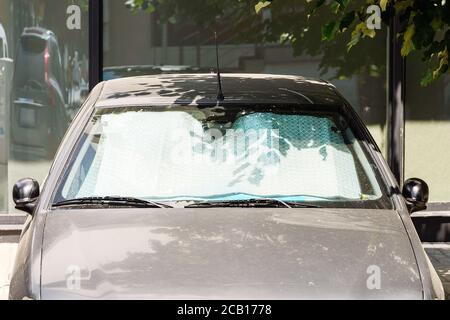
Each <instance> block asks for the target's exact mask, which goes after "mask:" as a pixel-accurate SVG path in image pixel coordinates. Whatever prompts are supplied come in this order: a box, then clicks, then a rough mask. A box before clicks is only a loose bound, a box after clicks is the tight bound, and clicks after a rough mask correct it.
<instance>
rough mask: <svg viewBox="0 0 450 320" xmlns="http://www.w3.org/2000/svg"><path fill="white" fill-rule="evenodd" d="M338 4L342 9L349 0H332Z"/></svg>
mask: <svg viewBox="0 0 450 320" xmlns="http://www.w3.org/2000/svg"><path fill="white" fill-rule="evenodd" d="M334 1H336V2H337V3H338V4H339V9H340V10H344V9H345V7H347V5H348V2H349V0H334Z"/></svg>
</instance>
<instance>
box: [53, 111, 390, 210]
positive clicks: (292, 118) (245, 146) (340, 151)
mask: <svg viewBox="0 0 450 320" xmlns="http://www.w3.org/2000/svg"><path fill="white" fill-rule="evenodd" d="M309 109H310V110H308V109H306V108H305V109H303V108H300V107H292V106H290V107H289V106H272V105H271V106H235V107H232V106H226V107H218V106H215V107H199V106H184V107H180V106H178V107H177V106H168V107H118V108H109V109H98V110H97V111H96V112H95V113H94V115H93V117H92V119H91V121H89V124H88V125H87V126H86V128H85V130H84V133H83V134H82V137H81V138H80V139H79V141H78V144H77V146H76V147H75V149H74V152H73V153H72V156H71V159H70V161H69V163H68V166H67V167H66V171H65V172H64V173H63V175H62V178H61V179H60V182H59V186H58V188H57V191H56V194H55V196H54V200H53V203H58V202H61V201H65V200H71V199H79V198H87V197H111V196H121V197H133V198H138V199H143V200H148V201H158V203H162V202H171V203H182V202H187V203H191V204H192V202H194V203H195V202H198V201H205V202H206V201H208V202H214V201H217V202H223V203H226V202H227V201H230V202H231V201H233V202H235V203H236V201H248V200H251V199H276V200H281V201H286V202H291V203H294V202H297V203H303V202H306V203H311V202H313V203H320V204H321V206H329V207H341V206H344V207H363V208H366V207H375V208H381V207H386V206H389V205H390V202H389V201H388V200H386V199H387V197H386V195H385V194H384V193H383V191H382V190H386V188H385V187H382V184H381V183H382V182H381V179H380V178H379V173H378V171H377V169H376V166H375V165H374V163H373V161H372V160H371V159H370V157H369V156H368V153H367V152H366V151H364V147H363V145H362V143H361V141H360V140H359V139H357V138H356V137H355V134H354V133H353V130H352V129H351V126H350V125H349V122H348V121H347V120H346V119H345V118H344V117H343V116H341V115H340V113H339V112H338V111H337V110H338V109H337V108H336V109H335V110H331V111H324V110H322V109H323V108H311V106H310V108H309ZM311 109H313V110H320V112H319V111H311Z"/></svg>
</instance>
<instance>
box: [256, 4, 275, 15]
mask: <svg viewBox="0 0 450 320" xmlns="http://www.w3.org/2000/svg"><path fill="white" fill-rule="evenodd" d="M271 3H272V2H271V1H260V2H258V3H257V4H256V5H255V11H256V13H259V12H260V11H261V10H262V9H264V8H265V7H267V6H269V5H270V4H271Z"/></svg>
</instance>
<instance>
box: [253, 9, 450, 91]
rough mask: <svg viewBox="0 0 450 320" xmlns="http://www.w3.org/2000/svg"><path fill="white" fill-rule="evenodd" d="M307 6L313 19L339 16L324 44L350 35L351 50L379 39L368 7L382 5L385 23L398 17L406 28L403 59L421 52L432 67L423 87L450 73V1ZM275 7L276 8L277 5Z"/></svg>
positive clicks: (327, 28) (327, 26)
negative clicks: (322, 13) (326, 13)
mask: <svg viewBox="0 0 450 320" xmlns="http://www.w3.org/2000/svg"><path fill="white" fill-rule="evenodd" d="M261 2H262V1H260V2H259V3H261ZM289 2H290V1H288V0H277V5H278V6H280V3H282V4H284V5H285V7H287V6H288V3H289ZM299 2H301V1H299ZM306 2H307V4H308V5H309V6H310V7H311V8H310V11H309V12H310V14H311V15H314V14H317V12H318V9H320V8H323V7H328V9H329V10H331V11H332V12H334V13H335V14H336V16H335V17H333V19H331V20H330V21H329V22H326V23H325V24H324V25H323V28H322V40H325V41H331V40H334V39H335V38H336V37H338V36H339V34H340V33H346V32H350V33H351V38H350V40H349V41H348V43H347V48H348V49H349V50H350V49H352V48H354V47H356V46H357V45H358V44H359V43H360V40H361V39H363V38H367V37H368V38H376V36H377V35H378V34H379V33H380V31H379V30H371V29H369V28H368V27H367V23H366V21H367V18H368V14H367V11H366V10H367V8H368V6H369V5H372V4H376V5H379V7H380V8H381V10H382V20H383V21H384V22H385V23H387V22H388V21H390V19H391V18H392V17H393V16H394V15H397V16H398V17H399V19H400V23H401V24H402V25H404V26H405V27H404V29H403V30H402V31H401V32H400V33H399V34H398V35H397V36H398V37H400V38H401V40H402V41H403V45H402V49H401V53H402V55H403V56H408V55H409V54H410V53H411V52H412V51H414V50H420V51H421V52H422V55H423V61H424V62H426V63H427V64H428V65H429V70H428V72H427V74H426V75H425V76H424V78H423V80H422V82H421V83H422V85H428V84H430V83H431V82H433V81H435V80H437V79H438V78H440V77H441V76H442V75H444V74H446V73H449V60H448V52H449V46H450V0H379V1H377V0H366V1H355V0H329V1H324V0H306ZM269 5H271V3H269V4H267V3H266V5H265V7H266V8H270V7H269ZM355 5H356V7H355ZM272 6H273V7H275V2H273V3H272ZM382 36H383V37H384V36H385V34H383V35H382ZM292 39H295V37H292Z"/></svg>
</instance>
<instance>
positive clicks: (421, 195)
mask: <svg viewBox="0 0 450 320" xmlns="http://www.w3.org/2000/svg"><path fill="white" fill-rule="evenodd" d="M402 194H403V197H405V199H406V203H407V205H408V209H409V212H410V213H413V212H416V211H421V210H425V209H426V208H427V202H428V195H429V190H428V185H427V183H426V182H425V181H423V180H422V179H419V178H412V179H408V180H406V181H405V183H404V185H403V191H402Z"/></svg>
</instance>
